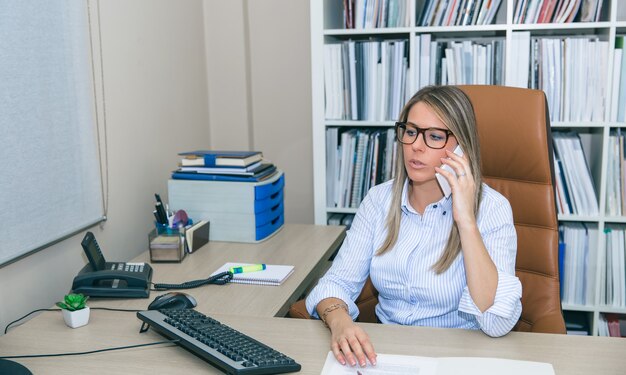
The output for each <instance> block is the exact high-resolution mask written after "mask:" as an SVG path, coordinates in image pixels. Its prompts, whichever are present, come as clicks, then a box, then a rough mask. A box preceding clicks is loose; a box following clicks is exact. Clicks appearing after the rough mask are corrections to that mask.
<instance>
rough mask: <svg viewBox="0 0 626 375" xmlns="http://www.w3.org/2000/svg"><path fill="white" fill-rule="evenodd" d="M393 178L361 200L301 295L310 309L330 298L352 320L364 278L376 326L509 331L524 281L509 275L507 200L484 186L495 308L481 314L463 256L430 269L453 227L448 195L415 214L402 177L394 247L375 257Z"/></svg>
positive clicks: (481, 225)
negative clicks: (370, 287) (371, 290)
mask: <svg viewBox="0 0 626 375" xmlns="http://www.w3.org/2000/svg"><path fill="white" fill-rule="evenodd" d="M392 183H393V181H388V182H385V183H383V184H380V185H378V186H375V187H373V188H372V189H371V190H370V191H369V193H368V194H367V196H366V197H365V199H364V200H363V202H362V203H361V205H360V207H359V209H358V211H357V213H356V216H355V218H354V221H353V223H352V226H351V228H350V230H349V231H348V232H347V235H346V239H345V240H344V242H343V245H342V246H341V249H340V250H339V253H338V254H337V257H336V258H335V260H334V262H333V265H332V267H331V268H330V269H329V270H328V272H327V273H326V275H324V277H322V278H321V279H320V281H319V283H318V284H317V286H316V287H315V288H314V289H313V290H312V291H311V293H310V294H309V296H308V297H307V299H306V307H307V310H308V312H309V314H311V315H312V316H313V317H318V315H317V312H316V311H315V307H316V306H317V304H318V303H319V302H320V301H321V300H323V299H325V298H329V297H335V298H339V299H341V300H343V301H344V302H346V303H347V305H348V307H349V313H350V315H351V316H352V318H353V319H356V317H357V316H358V315H359V311H358V308H357V306H356V304H355V303H354V302H353V301H354V300H355V299H356V298H357V297H358V295H359V293H360V292H361V289H362V288H363V285H364V283H365V281H366V279H367V277H368V276H370V277H371V279H372V282H373V284H374V286H375V287H376V289H377V290H378V292H379V293H380V294H379V296H378V305H377V306H376V315H377V316H378V319H379V320H380V321H381V322H382V323H391V324H403V325H416V326H430V327H450V328H465V329H481V330H482V331H484V332H485V333H486V334H487V335H489V336H494V337H497V336H502V335H505V334H507V333H508V332H509V331H510V330H511V329H512V328H513V326H514V325H515V324H516V323H517V320H518V319H519V316H520V313H521V311H522V304H521V300H520V298H521V295H522V285H521V283H520V281H519V279H518V278H517V277H516V276H515V255H516V252H517V236H516V233H515V227H514V226H513V214H512V211H511V206H510V204H509V202H508V200H507V199H506V198H505V197H504V196H502V195H501V194H500V193H498V192H497V191H495V190H493V189H492V188H490V187H489V186H487V185H485V184H483V193H482V200H481V203H480V209H479V213H478V216H477V225H478V229H479V231H480V234H481V236H482V239H483V242H484V244H485V247H486V248H487V251H488V253H489V255H490V256H491V259H492V260H493V262H494V264H495V266H496V268H497V271H498V286H497V289H496V295H495V299H494V302H493V305H492V306H491V307H490V308H488V309H487V310H486V311H484V312H481V311H480V310H479V309H478V307H477V306H476V304H475V303H474V301H473V300H472V297H471V296H470V293H469V289H468V287H467V281H466V278H465V267H464V264H463V253H462V252H461V253H460V254H459V256H458V257H457V258H456V259H455V260H454V262H453V263H452V264H451V266H450V268H449V269H448V270H447V271H445V272H444V273H442V274H439V275H437V274H436V273H435V272H434V271H433V270H432V269H431V268H432V265H433V264H434V263H435V262H436V261H437V260H438V259H439V257H440V256H441V254H442V253H443V249H444V247H445V245H446V243H447V240H448V236H449V233H450V229H451V227H452V224H453V218H452V197H449V198H445V197H444V198H442V199H441V200H440V201H438V202H436V203H432V204H430V205H429V206H427V207H426V209H425V210H424V213H423V214H419V213H418V212H416V211H415V210H414V209H413V208H412V207H411V205H410V204H409V201H408V179H407V182H405V184H404V189H403V192H402V218H401V222H400V232H399V234H398V241H397V242H396V244H395V246H394V247H393V248H392V249H391V250H390V251H388V252H386V253H385V254H383V255H380V256H374V254H375V252H376V250H377V249H378V248H379V247H380V246H381V244H382V243H383V241H384V240H385V236H386V233H387V230H386V228H385V220H386V217H387V213H388V211H389V206H390V203H391V197H392Z"/></svg>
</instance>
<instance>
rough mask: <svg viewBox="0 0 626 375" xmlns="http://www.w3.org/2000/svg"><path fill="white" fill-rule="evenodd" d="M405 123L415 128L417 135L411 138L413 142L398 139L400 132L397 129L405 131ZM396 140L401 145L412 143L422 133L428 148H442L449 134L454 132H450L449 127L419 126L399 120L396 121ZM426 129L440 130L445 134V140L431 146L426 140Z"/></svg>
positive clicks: (446, 142) (452, 134) (451, 134)
mask: <svg viewBox="0 0 626 375" xmlns="http://www.w3.org/2000/svg"><path fill="white" fill-rule="evenodd" d="M407 125H410V126H411V127H413V128H415V131H416V132H417V135H416V136H415V139H414V140H413V142H409V143H407V142H402V139H400V134H399V132H398V129H404V131H406V127H407ZM395 128H396V140H397V141H398V142H400V143H402V144H403V145H412V144H413V143H415V141H417V138H419V136H420V134H421V135H422V139H423V140H424V144H425V145H426V146H428V148H432V149H433V150H441V149H442V148H444V147H446V145H447V144H448V140H449V139H450V136H454V133H452V132H451V131H450V129H442V128H419V127H418V126H417V125H415V124H414V123H412V122H401V121H397V122H396V126H395ZM428 130H439V131H442V132H444V133H445V134H446V141H445V142H444V143H443V146H441V147H432V146H431V145H429V144H428V141H427V140H426V132H427V131H428Z"/></svg>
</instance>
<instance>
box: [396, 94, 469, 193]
mask: <svg viewBox="0 0 626 375" xmlns="http://www.w3.org/2000/svg"><path fill="white" fill-rule="evenodd" d="M407 122H409V123H411V124H415V125H417V127H418V128H419V129H427V128H440V129H448V127H447V126H446V125H445V124H444V123H443V122H442V121H441V120H440V119H439V117H437V115H436V114H435V112H434V111H433V110H432V109H430V107H429V106H428V105H426V104H425V103H423V102H418V103H416V104H415V105H413V107H411V109H410V110H409V115H408V118H407ZM410 126H411V125H407V130H409V127H410ZM410 130H413V129H410ZM425 134H426V133H421V134H420V135H419V136H418V137H417V139H416V140H415V142H413V144H410V145H406V144H403V145H402V151H403V152H404V167H405V168H406V172H407V174H408V176H409V179H410V180H411V181H412V182H413V183H416V184H418V185H422V184H429V183H434V184H436V179H435V167H439V166H441V158H445V157H446V156H447V155H446V150H450V151H452V150H453V149H454V148H455V147H456V145H457V141H456V138H455V137H454V136H453V135H450V136H449V137H448V142H447V143H446V145H445V147H444V148H442V149H432V148H430V147H428V146H427V145H426V143H425V142H424V136H425Z"/></svg>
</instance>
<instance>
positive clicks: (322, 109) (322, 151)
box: [310, 0, 626, 335]
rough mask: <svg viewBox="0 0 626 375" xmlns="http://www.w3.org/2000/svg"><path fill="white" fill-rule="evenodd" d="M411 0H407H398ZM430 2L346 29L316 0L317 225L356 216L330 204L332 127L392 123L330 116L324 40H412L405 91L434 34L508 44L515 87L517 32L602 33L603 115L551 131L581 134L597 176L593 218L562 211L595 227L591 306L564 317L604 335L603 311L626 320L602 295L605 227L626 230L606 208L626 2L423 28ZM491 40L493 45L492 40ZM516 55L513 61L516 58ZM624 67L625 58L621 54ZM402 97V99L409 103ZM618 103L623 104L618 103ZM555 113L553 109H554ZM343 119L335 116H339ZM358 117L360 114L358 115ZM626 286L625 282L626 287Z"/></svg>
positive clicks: (330, 0)
mask: <svg viewBox="0 0 626 375" xmlns="http://www.w3.org/2000/svg"><path fill="white" fill-rule="evenodd" d="M400 1H405V0H400ZM427 4H428V0H406V9H407V11H408V15H407V17H406V23H405V25H403V26H401V27H391V28H389V27H386V28H385V27H382V28H374V27H367V28H360V29H346V28H344V20H343V1H342V0H311V2H310V6H311V67H312V71H311V74H312V120H313V121H312V123H313V155H314V165H313V173H314V209H315V223H316V224H318V225H325V224H327V223H328V219H329V217H330V216H331V215H332V214H336V213H341V214H353V213H355V212H356V208H355V207H335V206H331V205H329V204H327V184H328V182H329V181H327V177H326V173H327V165H326V163H327V154H326V152H327V150H326V130H327V129H330V128H338V129H340V130H341V131H344V130H346V129H352V128H358V129H372V128H380V129H385V128H391V127H393V124H394V120H393V119H391V118H389V119H386V120H382V121H381V119H380V118H376V120H375V121H373V120H372V121H370V120H355V119H352V118H351V117H349V116H348V118H350V119H346V116H345V115H344V116H342V117H341V118H332V119H331V118H327V116H326V115H327V113H326V105H325V101H326V95H327V93H326V91H325V87H326V86H325V75H324V69H325V68H324V66H325V59H326V58H328V52H327V50H326V49H325V45H326V44H336V43H342V42H345V41H368V40H380V41H385V40H387V41H396V40H404V41H406V54H405V56H406V59H407V62H408V67H409V68H408V71H407V74H406V87H405V89H406V92H405V95H409V94H410V93H414V92H416V91H417V90H418V89H419V88H420V87H421V84H420V80H419V78H418V76H419V72H416V71H415V70H413V68H412V67H416V66H418V65H419V61H418V60H419V54H418V53H416V50H417V49H418V48H419V47H418V46H419V45H420V38H421V36H422V35H424V34H429V35H430V38H431V41H446V40H450V39H455V40H456V39H458V40H474V41H484V40H487V41H489V40H496V39H499V40H503V41H504V43H505V45H506V47H505V52H504V61H503V62H502V63H503V68H504V72H503V81H502V82H504V83H505V84H507V85H514V84H513V83H514V82H516V76H515V74H514V72H515V69H514V65H515V64H516V60H517V57H515V56H514V53H513V52H512V50H511V48H509V46H511V45H512V44H513V41H514V38H515V37H517V35H519V34H517V33H519V32H528V33H530V38H531V39H532V38H557V37H563V38H568V37H569V38H578V37H584V36H588V37H589V38H596V41H602V42H607V43H608V48H607V49H606V50H605V51H604V52H603V53H602V54H601V55H603V58H605V59H606V60H605V64H606V65H605V66H604V69H603V70H602V74H604V75H603V76H602V77H601V78H602V79H605V80H606V81H605V82H606V86H605V87H602V88H601V89H600V91H601V92H602V94H603V95H604V96H605V101H606V102H605V103H604V106H603V107H602V110H601V111H602V116H601V118H600V119H598V118H597V116H596V118H594V120H593V121H591V120H590V119H582V120H580V119H579V120H578V121H571V120H567V121H564V120H563V117H560V116H559V117H558V118H553V119H552V121H551V125H552V129H553V132H561V131H562V132H575V133H576V134H578V135H579V136H580V138H581V141H582V146H583V150H584V152H585V158H586V162H587V164H588V166H589V169H590V172H591V177H592V180H593V184H594V188H595V194H596V200H597V203H598V207H599V212H598V213H597V214H592V215H576V214H568V215H563V214H559V217H558V219H559V223H560V224H564V223H584V224H585V225H586V226H587V227H588V228H589V229H590V230H592V231H595V232H596V233H597V235H595V236H594V237H592V238H594V240H593V241H592V243H589V245H588V246H589V252H588V263H587V264H588V265H589V267H588V274H587V282H591V283H593V287H592V288H591V290H592V294H593V295H592V296H591V297H590V300H591V301H592V302H591V303H586V304H563V310H564V311H565V313H566V317H567V316H569V315H572V314H573V315H577V316H578V318H580V316H582V320H585V319H586V320H587V322H588V324H589V330H590V332H589V334H591V335H598V332H599V324H600V323H599V322H600V318H601V317H602V316H603V315H604V314H611V313H613V314H618V315H619V316H620V317H621V319H626V306H612V305H606V304H605V303H603V302H602V301H601V299H600V294H601V291H602V288H603V285H604V283H605V280H604V279H601V277H602V276H603V275H602V269H603V268H604V267H605V256H606V251H605V246H606V235H605V229H608V228H611V227H619V228H623V227H626V214H624V215H623V216H614V215H608V213H607V210H606V199H607V193H606V191H607V183H608V182H607V173H606V171H607V168H608V166H609V165H610V164H609V161H608V160H607V159H608V152H607V148H608V145H609V135H610V134H611V132H612V131H615V130H617V129H620V131H622V132H625V133H626V123H624V122H616V121H610V118H611V113H610V111H611V105H615V104H613V103H617V101H614V102H612V99H613V96H615V95H612V88H611V85H612V82H613V78H614V77H613V61H614V46H615V41H616V38H617V36H619V35H624V34H626V2H624V1H619V0H604V1H603V4H602V10H601V12H600V13H599V14H598V15H599V17H598V22H576V21H577V20H578V16H577V17H576V19H575V20H574V21H575V22H571V23H558V24H557V23H536V24H532V23H529V24H520V23H514V22H513V20H514V17H515V13H516V5H517V1H516V0H502V2H501V4H500V6H499V8H498V10H497V12H496V13H495V15H494V17H493V23H492V24H488V25H468V26H418V25H419V22H420V13H421V10H422V9H423V8H424V6H425V5H427ZM487 43H488V42H487ZM624 52H625V55H626V51H624ZM514 60H515V61H514ZM623 61H624V63H625V64H626V56H624V59H623ZM404 101H405V100H404V99H403V100H402V102H403V103H404ZM617 104H618V105H621V106H625V105H626V103H624V102H620V103H617ZM551 112H552V109H551ZM335 117H337V116H335ZM359 118H360V117H359ZM625 287H626V286H625Z"/></svg>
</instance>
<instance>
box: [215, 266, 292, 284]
mask: <svg viewBox="0 0 626 375" xmlns="http://www.w3.org/2000/svg"><path fill="white" fill-rule="evenodd" d="M249 265H250V263H231V262H229V263H226V264H224V265H223V266H221V267H220V268H218V269H217V271H215V272H213V273H212V274H211V276H213V275H216V274H218V273H220V272H225V271H228V270H229V269H230V268H231V267H240V266H249ZM292 273H293V266H286V265H277V264H268V265H267V267H266V268H265V269H264V270H263V271H256V272H244V273H236V274H234V275H233V280H232V281H231V282H233V283H239V284H256V285H280V284H282V283H283V281H285V280H286V279H287V278H288V277H289V275H291V274H292Z"/></svg>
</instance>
